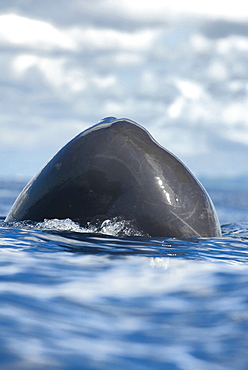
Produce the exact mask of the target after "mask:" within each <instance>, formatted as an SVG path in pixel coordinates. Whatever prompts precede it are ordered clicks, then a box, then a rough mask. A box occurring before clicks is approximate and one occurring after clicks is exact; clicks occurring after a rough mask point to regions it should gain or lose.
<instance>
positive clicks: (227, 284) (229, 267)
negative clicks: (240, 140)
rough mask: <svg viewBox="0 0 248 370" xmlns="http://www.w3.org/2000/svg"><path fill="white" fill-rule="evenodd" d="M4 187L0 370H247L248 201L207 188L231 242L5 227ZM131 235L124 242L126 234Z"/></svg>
mask: <svg viewBox="0 0 248 370" xmlns="http://www.w3.org/2000/svg"><path fill="white" fill-rule="evenodd" d="M24 185H25V184H24V183H23V182H22V181H19V182H18V181H0V216H1V220H0V368H1V369H44V368H46V369H125V370H126V369H171V370H172V369H173V370H174V369H175V370H176V369H183V370H184V369H185V370H192V369H198V370H201V369H203V370H205V369H206V370H209V369H216V370H226V369H232V370H233V369H239V370H241V369H242V370H243V369H244V370H245V369H247V368H248V191H247V190H246V189H245V188H240V189H238V188H237V189H228V188H225V189H224V188H223V189H222V188H213V187H212V188H209V189H208V191H209V193H210V196H211V197H212V199H213V201H214V204H215V206H216V209H217V213H218V215H219V218H220V221H221V224H222V231H223V236H222V237H221V238H202V239H200V238H199V239H196V238H195V239H190V240H176V239H166V238H148V237H142V236H129V235H130V230H129V229H128V225H125V224H123V223H121V222H118V221H116V222H114V221H113V222H105V223H104V225H102V226H101V230H100V231H101V233H99V232H98V231H99V230H95V229H94V228H90V227H89V228H88V229H82V228H80V227H79V226H78V225H77V224H75V223H74V222H72V221H71V220H69V219H67V220H61V221H59V220H50V221H45V222H43V223H38V224H34V223H27V222H19V223H12V224H6V223H4V217H5V216H6V214H7V212H8V210H9V208H10V206H11V205H12V203H13V201H14V199H15V197H16V196H17V195H18V193H19V191H20V190H21V189H22V187H23V186H24ZM123 230H126V234H127V236H125V237H120V236H118V235H119V232H120V231H122V232H123Z"/></svg>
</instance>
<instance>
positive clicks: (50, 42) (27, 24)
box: [0, 14, 76, 50]
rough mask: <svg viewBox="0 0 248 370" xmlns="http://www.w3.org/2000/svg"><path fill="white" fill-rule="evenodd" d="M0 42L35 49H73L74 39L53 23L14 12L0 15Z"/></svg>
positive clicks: (74, 46)
mask: <svg viewBox="0 0 248 370" xmlns="http://www.w3.org/2000/svg"><path fill="white" fill-rule="evenodd" d="M0 42H1V43H6V44H14V45H19V46H25V47H27V46H28V47H33V48H35V49H43V50H49V49H51V48H54V47H55V48H61V49H68V50H75V48H76V45H75V42H74V40H73V39H72V38H71V37H69V35H68V34H67V33H66V32H63V31H61V30H59V29H57V28H56V27H54V26H53V25H51V24H49V23H47V22H43V21H39V20H34V19H30V18H26V17H22V16H19V15H16V14H5V15H1V16H0Z"/></svg>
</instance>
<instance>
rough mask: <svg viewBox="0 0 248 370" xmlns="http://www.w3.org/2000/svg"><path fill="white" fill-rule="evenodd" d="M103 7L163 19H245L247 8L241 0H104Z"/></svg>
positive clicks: (137, 16)
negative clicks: (193, 16)
mask: <svg viewBox="0 0 248 370" xmlns="http://www.w3.org/2000/svg"><path fill="white" fill-rule="evenodd" d="M104 5H105V8H108V9H115V13H117V14H118V13H121V14H123V13H124V14H126V15H128V16H129V17H131V18H136V19H144V17H145V18H147V17H149V18H152V19H154V20H164V19H167V18H168V15H169V16H172V15H174V16H178V15H181V16H183V15H191V16H192V15H196V16H205V17H211V18H216V19H218V18H222V19H223V18H225V19H247V18H248V9H247V7H246V5H245V3H244V1H243V0H236V1H235V2H233V1H224V0H216V1H215V2H213V1H208V2H202V1H195V0H188V1H182V0H173V1H172V2H167V1H164V0H120V1H118V4H117V3H116V1H115V0H106V1H105V2H104Z"/></svg>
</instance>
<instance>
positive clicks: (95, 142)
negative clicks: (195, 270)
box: [5, 117, 221, 238]
mask: <svg viewBox="0 0 248 370" xmlns="http://www.w3.org/2000/svg"><path fill="white" fill-rule="evenodd" d="M113 217H120V218H122V219H125V220H131V221H132V222H134V224H135V225H136V227H137V228H138V229H139V230H140V231H142V232H143V233H145V234H148V235H150V236H158V237H159V236H162V237H175V238H192V237H217V236H220V235H221V231H220V225H219V221H218V217H217V214H216V211H215V209H214V206H213V203H212V201H211V199H210V197H209V196H208V194H207V192H206V190H205V189H204V188H203V186H202V185H201V184H200V182H199V181H198V180H197V179H196V178H195V177H194V176H193V174H192V173H191V172H190V171H189V170H188V169H187V168H186V167H185V165H184V164H183V163H182V162H181V161H180V160H179V159H177V158H176V157H175V156H174V155H173V154H171V153H170V152H168V151H167V150H165V149H164V148H163V147H161V146H160V145H159V144H158V143H157V142H156V141H155V140H154V139H153V138H152V136H151V135H150V134H149V133H148V131H146V130H145V129H144V128H143V127H142V126H140V125H138V124H137V123H135V122H133V121H131V120H128V119H115V118H112V117H110V118H106V119H104V120H103V121H101V122H100V123H99V124H97V125H95V126H93V127H91V128H89V129H87V130H86V131H84V132H82V133H81V134H79V135H78V136H76V137H75V138H74V139H73V140H71V141H70V142H69V143H68V144H67V145H65V146H64V147H63V148H62V149H61V150H60V151H59V152H58V153H57V154H55V155H54V157H53V158H52V159H51V160H50V161H49V162H48V163H47V165H46V166H45V167H44V168H43V169H42V170H41V171H40V172H39V173H38V174H37V175H36V176H35V177H34V178H33V179H32V180H31V181H30V182H29V183H28V184H27V185H26V187H25V188H24V189H23V191H22V192H21V193H20V195H19V196H18V198H17V199H16V201H15V203H14V204H13V206H12V208H11V210H10V212H9V214H8V215H7V217H6V220H5V221H6V222H11V221H22V220H32V221H43V220H44V219H53V218H58V219H65V218H70V219H72V220H75V221H77V222H79V223H80V224H81V225H82V226H84V225H85V224H87V222H91V221H93V220H100V221H101V220H102V221H103V220H105V219H109V218H113Z"/></svg>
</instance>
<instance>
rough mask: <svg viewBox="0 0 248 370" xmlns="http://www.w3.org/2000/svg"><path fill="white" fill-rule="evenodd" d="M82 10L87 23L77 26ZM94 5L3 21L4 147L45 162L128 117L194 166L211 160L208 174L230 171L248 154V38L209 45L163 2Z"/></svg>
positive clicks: (0, 120) (213, 40) (194, 23)
mask: <svg viewBox="0 0 248 370" xmlns="http://www.w3.org/2000/svg"><path fill="white" fill-rule="evenodd" d="M65 4H67V5H65ZM75 4H76V5H77V6H78V7H80V9H81V11H82V12H81V13H80V14H81V15H82V16H83V14H84V10H85V11H87V12H88V13H87V14H89V16H88V17H89V18H88V19H86V18H83V21H81V20H80V16H81V15H80V16H79V18H77V22H75V24H74V23H73V17H72V15H73V14H74V16H75V17H76V15H75V9H76V10H77V9H78V8H75V9H74V8H73V7H75V6H76V5H75ZM92 4H93V3H92V2H87V4H86V2H85V3H84V2H75V1H72V2H68V3H66V2H64V8H63V12H62V10H61V12H60V10H59V9H58V11H57V12H56V14H55V13H54V15H53V16H51V17H52V18H51V19H54V21H48V20H46V21H45V20H42V21H41V20H37V19H35V17H33V18H32V15H29V18H28V16H24V15H22V16H21V15H14V14H9V15H8V14H5V15H1V16H0V43H1V44H2V45H4V48H2V55H1V64H0V72H1V73H0V76H1V84H2V86H3V88H2V89H0V99H1V117H0V126H1V136H0V141H1V148H3V149H4V148H6V150H8V148H15V149H16V151H20V153H24V151H26V154H27V151H28V150H29V151H30V153H33V152H35V153H36V154H37V153H40V154H39V160H41V159H42V158H43V161H44V163H45V162H46V160H47V159H48V157H49V156H50V154H52V153H53V152H55V151H56V150H57V149H58V148H59V147H60V146H61V145H63V144H65V143H66V142H67V141H68V140H70V139H71V138H72V137H73V136H74V135H76V134H77V133H78V132H79V131H82V130H83V129H84V128H86V127H87V126H90V125H92V124H94V123H95V122H97V121H98V120H99V119H101V118H102V117H104V116H117V117H127V118H130V119H133V120H134V121H137V122H138V123H140V124H142V125H144V126H145V127H146V128H147V129H148V130H149V131H150V132H151V133H152V134H153V135H154V136H155V138H156V139H157V140H158V141H159V142H160V143H161V144H162V145H164V146H165V147H167V148H168V149H170V150H171V151H172V152H175V154H176V155H179V156H180V157H181V158H182V159H183V160H185V159H187V158H190V161H191V163H190V164H192V165H193V166H195V167H196V168H201V160H202V158H203V156H205V157H204V158H205V161H207V158H208V157H207V156H209V161H213V163H214V166H213V168H210V169H209V168H208V169H206V171H210V172H211V171H217V168H218V169H219V170H220V171H222V170H223V171H224V172H225V171H226V172H228V171H229V168H230V166H231V165H230V166H226V168H223V158H226V154H225V153H226V148H227V147H228V150H229V151H231V150H234V151H235V155H234V156H233V157H234V158H235V159H234V160H236V158H238V155H239V153H241V151H242V153H246V152H247V153H248V146H247V147H246V146H245V145H248V143H247V138H248V123H247V118H246V116H247V114H246V107H247V103H248V101H247V96H248V87H247V86H248V84H247V82H246V80H247V75H248V66H247V50H248V46H247V45H248V37H246V36H245V35H244V34H242V35H238V34H236V35H233V34H232V33H230V34H228V33H227V34H226V35H225V37H222V36H221V37H219V36H218V37H215V34H212V36H211V37H210V36H209V37H208V36H207V32H205V33H204V31H203V28H202V24H203V23H202V22H201V21H200V20H201V19H200V18H194V19H193V20H192V19H191V18H187V17H186V18H183V17H181V15H180V17H178V18H176V17H175V18H173V17H170V15H168V14H169V13H168V10H167V6H168V3H166V2H164V1H163V2H159V1H156V0H155V2H147V1H145V2H144V1H143V2H142V6H141V3H140V2H139V1H137V2H135V1H132V2H131V1H125V2H124V1H122V0H120V2H114V1H104V0H103V1H101V2H99V8H97V9H96V8H95V7H94V6H93V5H92ZM177 4H179V3H178V2H177V1H176V2H175V4H174V3H173V4H171V7H170V9H171V10H173V9H174V10H175V9H177V6H178V5H177ZM192 6H193V5H192V2H191V1H190V2H187V3H185V4H184V3H183V4H182V8H181V9H180V12H181V11H186V10H185V8H186V7H188V9H187V11H188V12H189V11H190V9H191V7H192ZM199 6H200V3H199ZM199 6H198V5H197V4H196V8H195V11H194V14H196V13H197V11H198V10H199ZM204 6H206V7H209V14H210V13H211V11H210V10H211V9H210V8H211V7H210V4H205V5H204ZM72 8H73V9H74V13H73V11H72ZM93 8H94V9H93ZM110 9H111V12H110ZM137 9H139V11H137ZM70 11H71V13H70ZM199 11H200V10H199ZM31 13H32V12H31ZM31 13H29V14H31ZM45 13H46V14H47V15H48V16H50V13H49V9H47V10H46V12H45ZM45 13H44V14H45ZM65 13H66V14H67V13H68V14H69V13H70V17H71V18H70V19H71V20H70V22H69V23H68V24H67V23H66V22H67V20H66V19H65V17H64V14H65ZM22 14H24V10H23V13H22ZM217 14H218V10H217ZM56 17H58V18H56ZM60 17H62V18H60ZM63 17H64V18H63ZM90 17H91V18H90ZM46 19H48V18H46ZM55 19H56V21H57V23H56V22H55ZM61 19H62V21H61ZM154 20H155V21H154ZM204 22H208V21H207V18H204ZM65 23H66V27H65ZM204 24H205V23H204ZM16 25H17V26H16ZM211 25H212V23H211V24H210V26H211ZM210 26H209V27H210ZM237 143H238V144H237ZM239 145H240V146H242V149H240V148H239ZM232 148H234V149H232ZM22 151H23V152H22ZM48 151H49V156H48V154H47V153H48ZM212 153H213V154H212ZM23 155H24V154H23ZM229 157H230V160H231V156H229ZM229 157H228V158H229ZM23 158H24V157H23ZM24 160H25V158H24ZM236 162H237V161H236ZM197 163H198V165H196V164H197ZM205 163H207V162H205ZM243 163H244V156H242V158H241V159H240V161H238V163H233V168H234V167H235V166H236V168H235V170H237V171H238V168H240V169H242V170H243V168H245V165H244V164H243ZM5 168H6V166H5ZM202 171H204V170H202Z"/></svg>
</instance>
